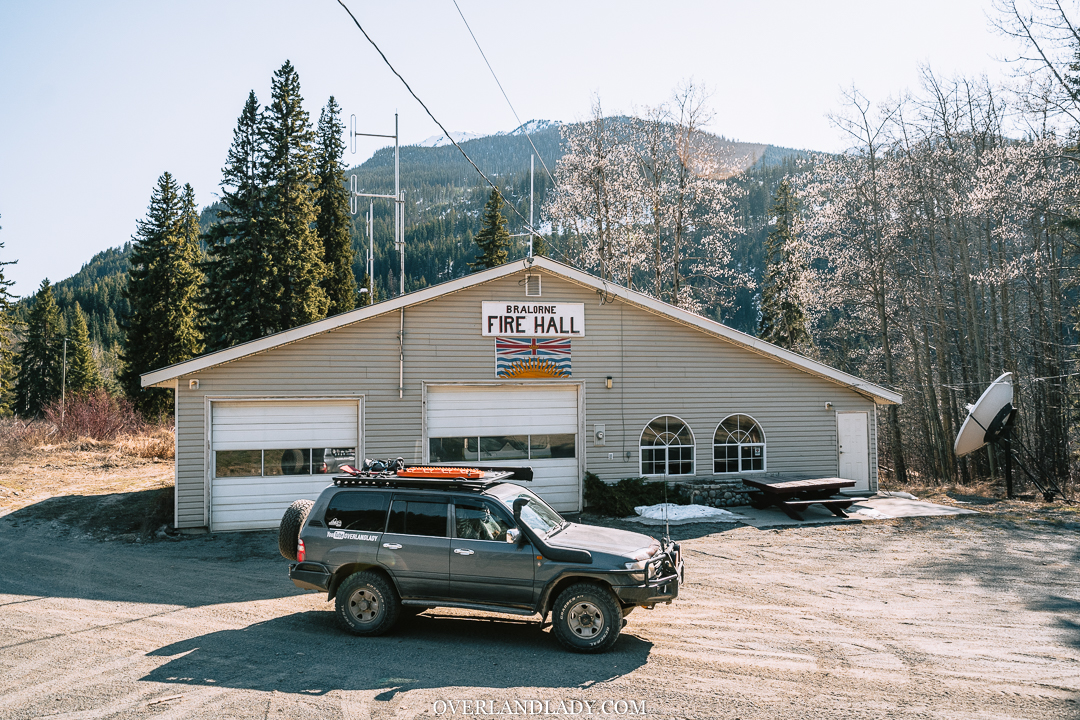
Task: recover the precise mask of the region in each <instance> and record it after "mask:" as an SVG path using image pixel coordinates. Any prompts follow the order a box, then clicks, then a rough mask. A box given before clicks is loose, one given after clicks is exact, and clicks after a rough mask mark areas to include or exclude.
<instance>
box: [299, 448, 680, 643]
mask: <svg viewBox="0 0 1080 720" xmlns="http://www.w3.org/2000/svg"><path fill="white" fill-rule="evenodd" d="M389 465H390V467H389V468H387V467H386V464H380V465H378V466H375V467H374V469H372V465H371V464H370V461H368V462H367V463H365V469H364V470H356V469H354V468H352V467H349V466H345V467H343V468H342V470H343V471H345V472H346V473H348V474H347V475H343V476H340V477H336V478H335V479H334V484H333V485H331V486H330V487H327V488H326V489H325V490H323V492H322V494H320V495H319V498H318V499H317V500H315V501H314V502H312V501H311V500H297V501H296V502H294V503H293V504H292V506H290V508H289V509H288V511H286V513H285V516H284V517H283V518H282V522H281V527H280V531H279V547H280V550H281V553H282V555H284V556H285V557H286V558H288V559H290V560H295V561H296V562H295V563H293V564H291V565H290V566H289V577H290V578H291V579H292V581H293V582H294V583H295V584H296V585H297V586H299V587H301V588H307V589H312V590H319V591H324V592H326V593H327V600H328V601H329V600H336V604H335V607H336V611H337V615H338V618H339V619H340V620H341V622H342V624H343V625H344V626H345V628H346V629H347V630H349V631H350V632H352V633H355V634H357V635H379V634H382V633H384V632H386V631H388V630H389V629H390V628H391V627H393V625H394V623H396V622H397V620H398V618H399V617H400V616H401V615H402V614H415V613H419V612H422V611H424V610H425V609H427V608H432V607H457V608H471V609H477V610H489V611H495V612H501V613H510V614H514V615H535V614H539V615H540V616H541V619H544V618H546V617H547V615H548V613H551V615H552V619H551V624H552V628H553V631H554V634H555V637H556V638H558V640H559V642H560V643H562V644H563V645H564V646H565V647H566V648H568V649H570V650H573V651H576V652H603V651H605V650H607V649H608V648H610V647H611V646H612V645H613V644H614V643H615V640H616V639H617V638H618V636H619V631H620V630H621V629H622V627H623V626H624V625H625V624H626V621H625V619H624V618H625V617H626V616H627V615H628V614H629V613H630V612H631V611H632V610H633V609H634V608H636V607H645V608H649V609H651V608H652V607H653V606H655V605H656V604H657V603H670V602H671V601H672V600H673V599H675V598H676V597H677V596H678V594H679V585H680V583H681V582H682V580H683V563H682V558H681V553H680V550H679V545H678V544H676V543H673V542H671V541H670V540H668V539H665V540H664V542H663V543H661V542H659V541H657V540H655V539H653V538H651V537H649V536H647V535H641V534H638V533H632V532H626V531H623V530H614V529H611V528H603V527H596V526H591V525H582V524H578V523H571V522H568V521H566V520H565V519H563V518H562V516H560V515H559V513H557V512H555V510H553V509H552V508H551V507H550V506H549V505H548V504H547V503H545V502H544V501H543V500H541V499H540V498H539V497H537V496H536V495H535V494H534V493H532V492H531V491H529V490H528V489H526V488H525V487H522V486H521V485H518V484H515V483H512V482H507V481H508V480H512V479H513V480H524V481H528V480H530V479H531V477H532V470H531V469H530V468H452V469H448V468H406V467H405V466H404V464H403V463H402V462H401V461H400V459H399V460H398V461H396V464H395V463H394V462H391V463H389ZM448 471H449V472H448Z"/></svg>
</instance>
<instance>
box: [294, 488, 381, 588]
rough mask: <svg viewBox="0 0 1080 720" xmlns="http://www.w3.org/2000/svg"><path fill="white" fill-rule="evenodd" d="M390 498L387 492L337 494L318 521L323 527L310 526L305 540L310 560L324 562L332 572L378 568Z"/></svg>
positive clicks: (354, 491) (349, 491) (366, 491)
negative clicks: (350, 566) (368, 566)
mask: <svg viewBox="0 0 1080 720" xmlns="http://www.w3.org/2000/svg"><path fill="white" fill-rule="evenodd" d="M390 495H391V493H390V492H389V491H387V490H366V489H364V490H361V489H342V490H339V491H338V492H336V493H335V494H334V495H333V496H332V497H331V498H330V502H329V503H328V504H327V506H326V512H324V513H323V516H322V517H321V518H315V520H321V521H322V525H323V526H324V527H320V528H318V529H317V530H316V528H315V527H314V526H313V525H314V523H309V528H310V532H309V533H308V534H307V537H305V540H304V542H305V544H306V545H307V552H308V557H310V558H312V559H319V560H321V562H323V563H325V564H326V565H327V566H329V567H330V568H331V569H336V568H339V567H341V566H342V565H345V564H346V563H356V562H360V563H365V564H372V565H373V564H375V562H376V559H377V557H378V551H379V539H380V538H381V537H382V533H383V529H384V528H385V526H386V511H387V509H388V508H389V507H390Z"/></svg>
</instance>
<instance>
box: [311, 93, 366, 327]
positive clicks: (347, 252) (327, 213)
mask: <svg viewBox="0 0 1080 720" xmlns="http://www.w3.org/2000/svg"><path fill="white" fill-rule="evenodd" d="M340 115H341V108H340V107H339V106H338V104H337V101H335V100H334V96H333V95H331V96H330V100H329V101H328V102H327V103H326V107H324V108H323V109H322V112H321V113H319V129H318V137H317V143H316V148H315V173H316V176H317V177H318V190H317V191H316V194H315V203H316V208H317V210H318V218H317V219H316V221H315V231H316V232H317V233H318V236H319V240H320V241H321V242H322V246H323V266H324V269H325V271H326V276H325V277H324V278H323V281H322V288H323V291H324V292H325V293H326V296H327V299H328V300H329V301H330V307H329V309H328V311H327V314H328V315H337V314H338V313H343V312H345V311H347V310H352V309H353V308H354V307H356V277H355V276H354V275H353V271H352V264H353V247H352V238H351V237H350V235H349V225H350V221H351V219H352V218H351V217H350V214H349V192H348V190H346V189H345V170H344V169H343V168H342V166H341V154H342V153H343V152H344V151H345V141H344V140H342V139H341V135H342V133H344V132H345V125H344V123H342V122H341V120H340V119H339V116H340Z"/></svg>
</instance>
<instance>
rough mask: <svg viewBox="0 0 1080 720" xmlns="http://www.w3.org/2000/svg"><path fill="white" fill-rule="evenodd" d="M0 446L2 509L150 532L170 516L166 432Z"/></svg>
mask: <svg viewBox="0 0 1080 720" xmlns="http://www.w3.org/2000/svg"><path fill="white" fill-rule="evenodd" d="M43 439H44V440H45V442H44V444H40V445H35V446H30V447H27V446H26V445H25V444H23V445H17V446H14V447H13V446H12V445H11V444H9V445H7V446H6V447H3V448H0V451H2V452H0V517H3V516H6V515H12V514H14V515H15V517H13V518H12V520H15V521H22V520H34V521H41V520H53V521H58V522H60V523H61V524H63V526H64V527H65V529H66V530H70V531H74V532H77V533H82V534H88V535H91V536H94V537H100V538H111V537H118V536H123V537H124V538H125V539H128V540H135V539H137V538H138V539H148V538H149V537H151V536H153V534H154V533H155V532H156V531H157V530H158V529H159V528H160V527H161V526H162V525H163V524H168V523H171V522H172V516H173V512H172V502H173V500H172V498H173V493H172V486H173V461H172V458H171V455H172V444H173V441H172V434H171V433H169V432H168V431H162V430H160V429H159V430H155V431H152V432H150V433H147V434H144V435H139V436H134V437H122V438H118V439H117V440H114V441H109V442H102V441H97V440H92V439H88V438H81V439H78V440H73V441H70V442H60V443H54V444H53V443H48V438H43Z"/></svg>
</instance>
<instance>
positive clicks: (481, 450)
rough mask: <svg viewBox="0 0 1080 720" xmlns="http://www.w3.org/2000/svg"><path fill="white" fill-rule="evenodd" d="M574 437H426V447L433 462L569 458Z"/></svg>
mask: <svg viewBox="0 0 1080 720" xmlns="http://www.w3.org/2000/svg"><path fill="white" fill-rule="evenodd" d="M576 439H577V436H576V435H575V434H573V433H564V434H547V435H487V436H476V437H445V438H430V439H429V440H428V449H429V450H430V458H431V460H430V462H433V463H452V462H480V461H484V462H490V461H494V460H542V459H546V458H573V457H576V455H575V450H576V448H575V445H576Z"/></svg>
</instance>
